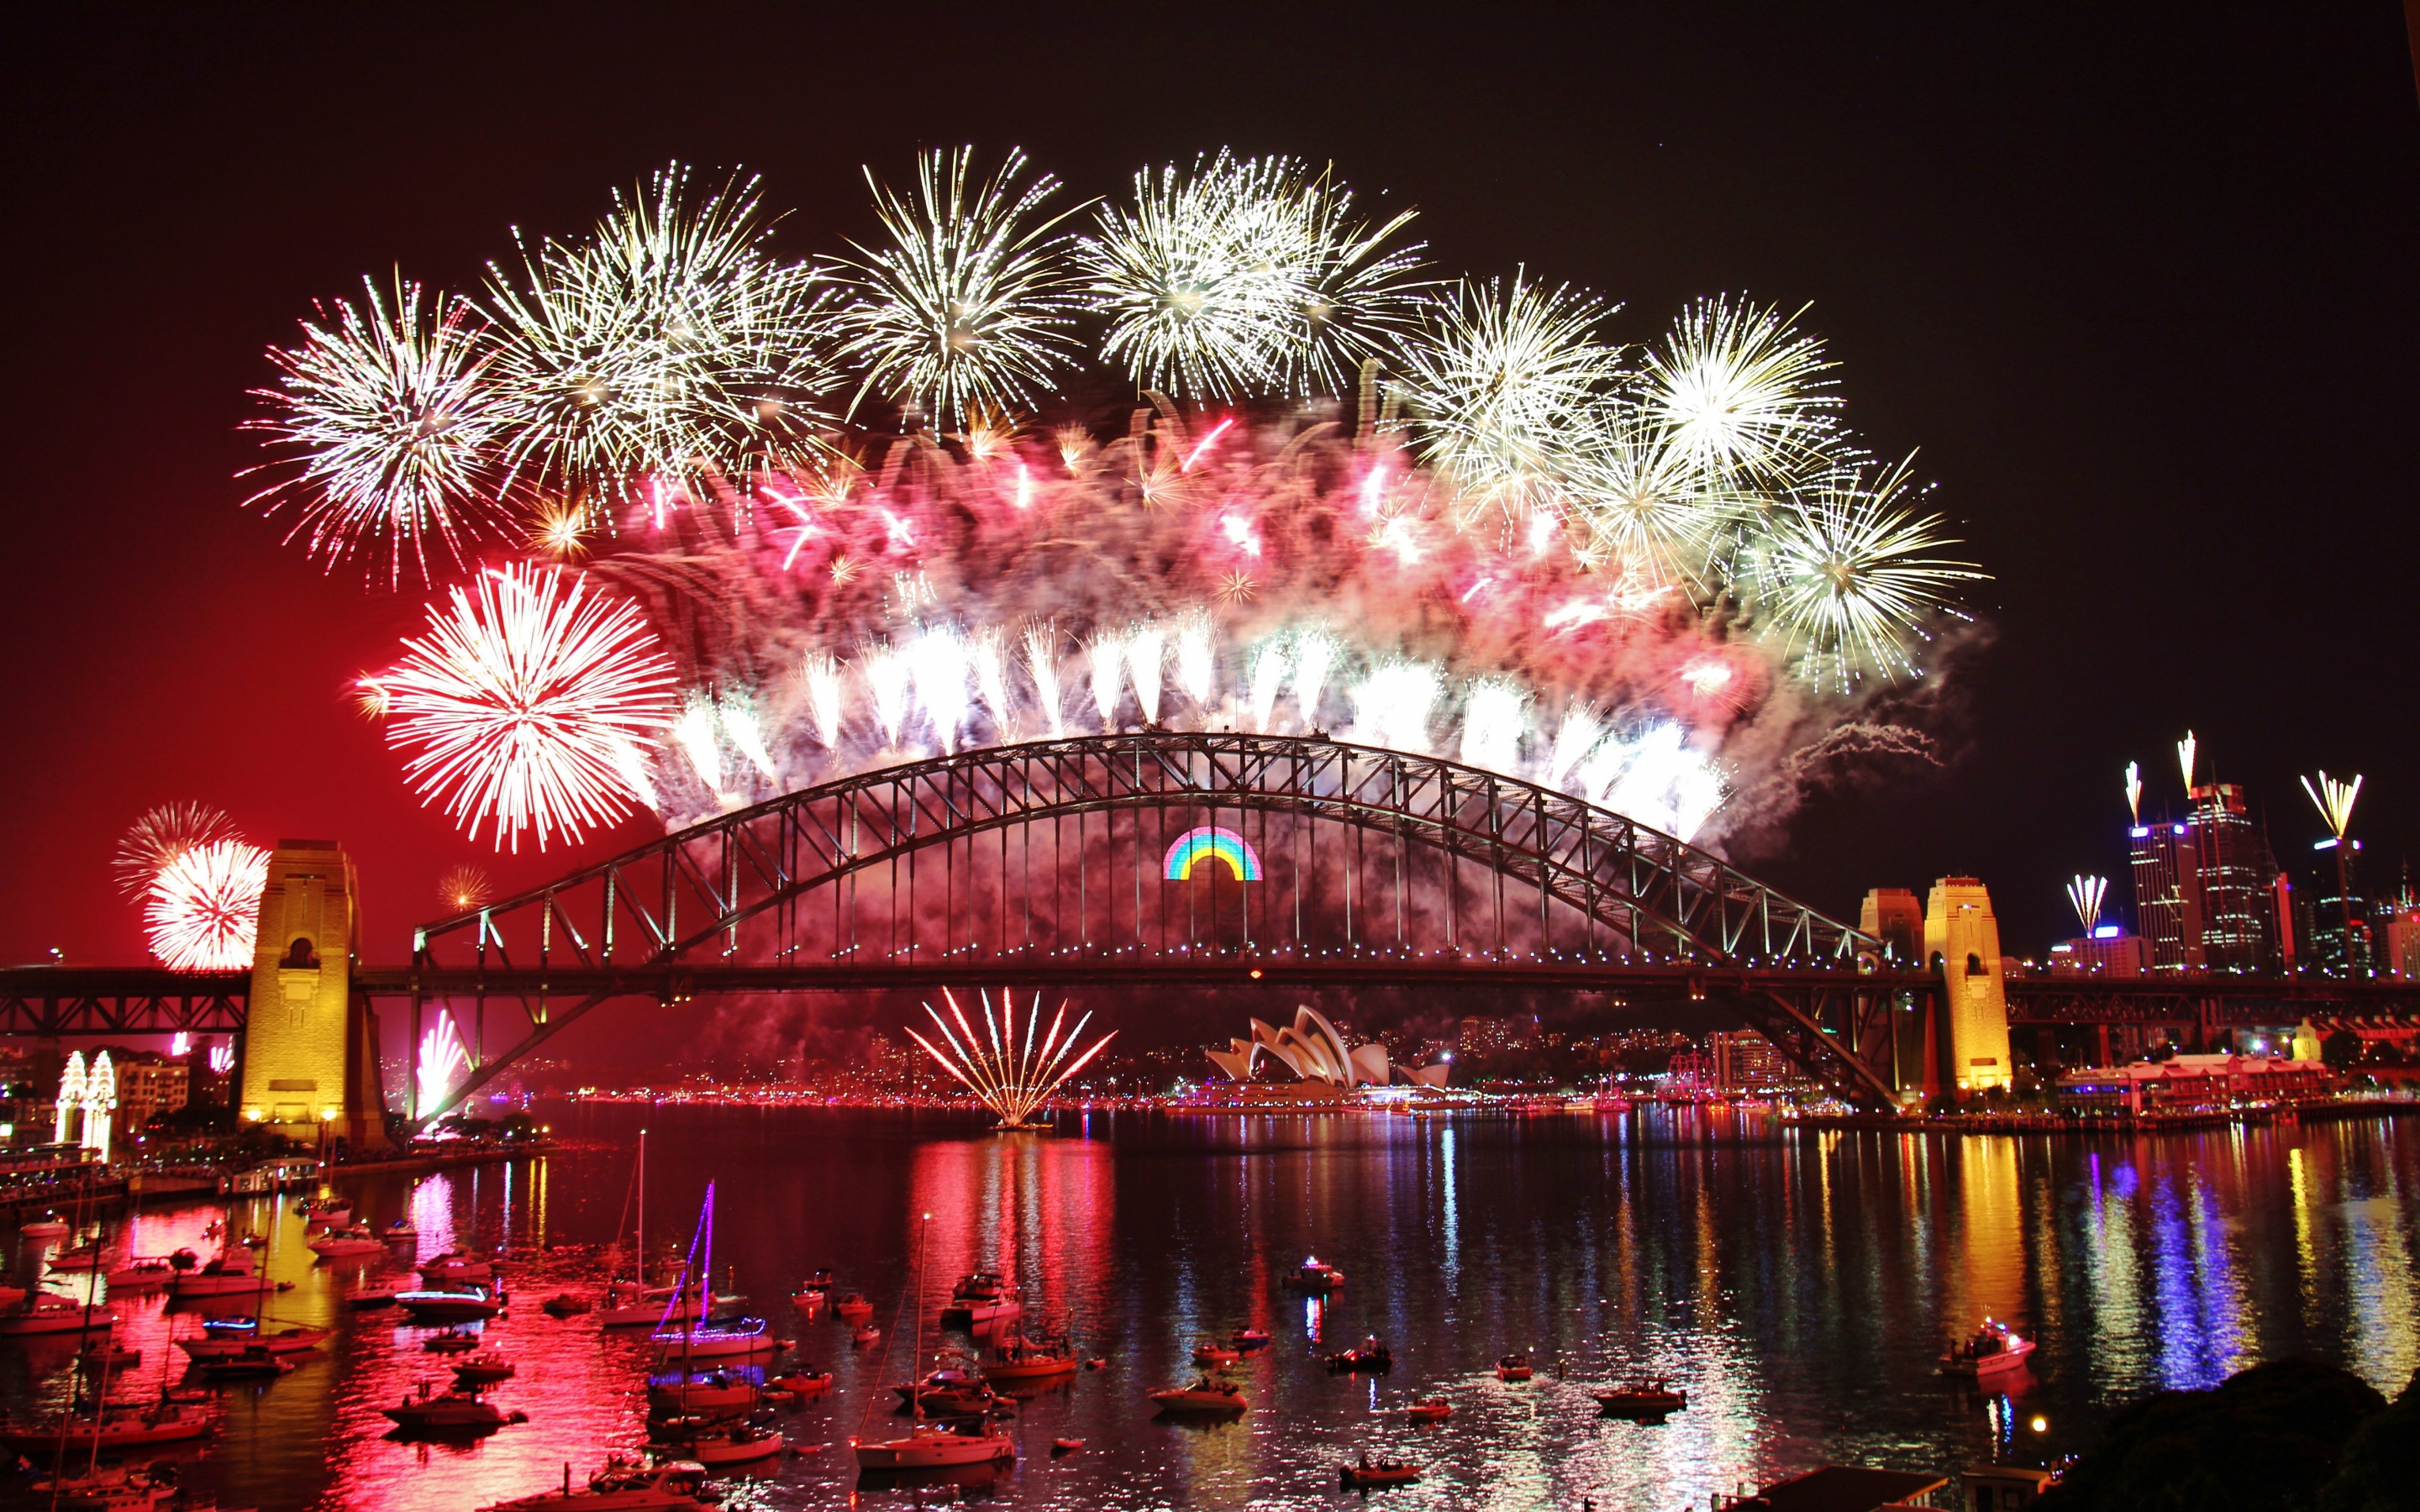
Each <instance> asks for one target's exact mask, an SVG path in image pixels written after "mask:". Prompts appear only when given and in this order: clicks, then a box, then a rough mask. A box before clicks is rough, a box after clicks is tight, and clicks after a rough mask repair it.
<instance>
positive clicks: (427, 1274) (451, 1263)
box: [419, 1249, 496, 1287]
mask: <svg viewBox="0 0 2420 1512" xmlns="http://www.w3.org/2000/svg"><path fill="white" fill-rule="evenodd" d="M419 1270H420V1279H421V1280H422V1281H423V1282H425V1283H427V1285H429V1286H432V1287H433V1286H436V1285H437V1284H438V1283H440V1282H442V1281H477V1282H480V1283H483V1284H484V1283H486V1282H489V1281H493V1280H494V1279H495V1278H496V1262H495V1261H493V1260H485V1259H481V1258H480V1257H477V1256H475V1255H473V1254H471V1253H470V1252H469V1251H467V1250H458V1249H450V1250H447V1251H446V1252H445V1253H444V1254H442V1255H440V1256H438V1257H436V1258H435V1259H433V1260H430V1261H428V1262H427V1263H426V1264H424V1265H422V1266H421V1267H419Z"/></svg>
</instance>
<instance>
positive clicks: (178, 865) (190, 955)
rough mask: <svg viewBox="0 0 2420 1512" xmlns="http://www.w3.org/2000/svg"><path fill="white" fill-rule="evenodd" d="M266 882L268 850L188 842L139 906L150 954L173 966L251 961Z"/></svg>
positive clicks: (224, 966) (232, 966) (203, 967)
mask: <svg viewBox="0 0 2420 1512" xmlns="http://www.w3.org/2000/svg"><path fill="white" fill-rule="evenodd" d="M268 884H269V853H268V852H267V851H264V850H262V849H261V848H260V847H259V846H257V845H247V844H245V843H244V842H243V841H240V840H214V841H207V842H205V843H202V844H198V845H194V846H190V847H188V848H187V849H185V850H184V851H182V852H180V853H179V854H178V855H177V856H175V857H173V858H172V859H170V860H169V861H168V863H167V864H166V865H164V866H163V867H162V868H161V869H160V873H159V875H158V876H157V877H156V878H155V879H154V880H153V881H152V884H151V888H150V893H149V897H148V901H147V903H145V906H144V910H143V923H144V928H145V930H146V932H147V934H148V935H149V938H150V944H151V953H152V954H153V955H154V956H157V957H158V958H159V960H160V964H162V965H164V966H167V967H169V968H170V969H172V970H176V971H235V970H238V969H240V968H241V967H244V966H248V965H250V964H252V957H253V951H254V949H255V948H256V945H257V944H258V937H259V933H260V892H261V889H262V888H263V887H267V886H268Z"/></svg>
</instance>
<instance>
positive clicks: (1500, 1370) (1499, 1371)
mask: <svg viewBox="0 0 2420 1512" xmlns="http://www.w3.org/2000/svg"><path fill="white" fill-rule="evenodd" d="M1534 1374H1536V1372H1535V1371H1533V1370H1532V1369H1531V1368H1530V1366H1529V1357H1528V1355H1526V1354H1522V1353H1520V1352H1518V1351H1515V1352H1513V1353H1512V1354H1508V1355H1506V1356H1505V1357H1504V1358H1503V1359H1501V1360H1498V1361H1497V1362H1496V1379H1497V1380H1498V1381H1527V1380H1528V1379H1529V1378H1530V1377H1531V1376H1532V1375H1534Z"/></svg>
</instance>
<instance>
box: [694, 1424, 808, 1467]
mask: <svg viewBox="0 0 2420 1512" xmlns="http://www.w3.org/2000/svg"><path fill="white" fill-rule="evenodd" d="M663 1442H665V1443H669V1444H670V1445H671V1446H672V1447H674V1448H676V1449H679V1450H680V1451H681V1452H682V1453H683V1454H684V1455H685V1456H686V1457H687V1458H690V1459H693V1460H695V1461H697V1462H698V1463H699V1464H701V1465H705V1466H706V1467H707V1468H708V1469H712V1468H714V1467H716V1466H721V1465H752V1464H755V1463H756V1462H757V1461H759V1460H764V1459H775V1458H780V1457H781V1454H782V1451H783V1449H786V1448H788V1447H789V1441H788V1440H786V1439H784V1438H783V1437H782V1435H781V1434H780V1433H779V1432H777V1431H775V1430H774V1429H771V1428H759V1427H751V1426H749V1425H748V1424H746V1423H734V1424H732V1425H730V1426H729V1427H719V1428H698V1427H688V1428H685V1429H681V1430H677V1432H676V1433H675V1434H674V1435H667V1436H664V1439H663Z"/></svg>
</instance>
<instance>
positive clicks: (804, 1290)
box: [790, 1271, 832, 1323]
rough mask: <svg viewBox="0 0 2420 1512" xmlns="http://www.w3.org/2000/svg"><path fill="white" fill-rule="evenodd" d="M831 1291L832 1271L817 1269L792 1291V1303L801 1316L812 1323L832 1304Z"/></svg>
mask: <svg viewBox="0 0 2420 1512" xmlns="http://www.w3.org/2000/svg"><path fill="white" fill-rule="evenodd" d="M831 1292H832V1273H830V1271H817V1272H816V1273H814V1274H813V1275H811V1276H809V1277H807V1278H806V1279H805V1280H804V1281H801V1282H799V1289H798V1290H796V1291H793V1292H791V1293H790V1305H791V1306H793V1307H795V1308H797V1309H798V1312H799V1317H800V1318H803V1319H806V1320H807V1321H808V1322H810V1323H812V1322H814V1320H815V1319H817V1318H818V1317H820V1316H822V1313H823V1310H824V1309H825V1308H827V1307H829V1306H830V1305H831Z"/></svg>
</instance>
